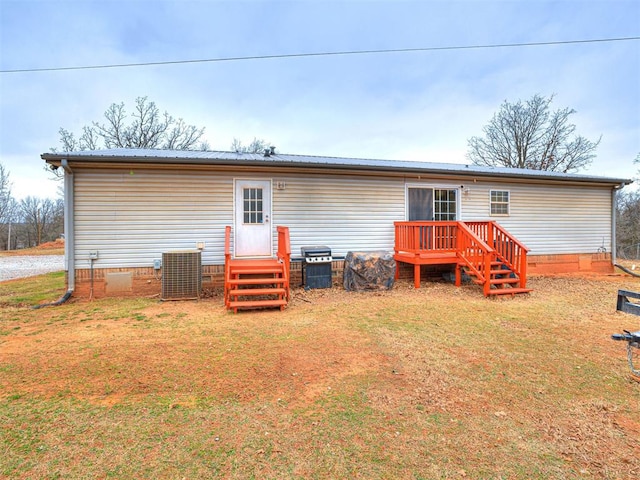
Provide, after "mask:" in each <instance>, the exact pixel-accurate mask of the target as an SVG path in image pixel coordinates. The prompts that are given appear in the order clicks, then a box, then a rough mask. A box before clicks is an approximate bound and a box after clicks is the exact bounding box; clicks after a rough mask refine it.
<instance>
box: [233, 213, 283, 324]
mask: <svg viewBox="0 0 640 480" xmlns="http://www.w3.org/2000/svg"><path fill="white" fill-rule="evenodd" d="M277 230H278V252H277V256H276V258H266V259H234V258H232V256H231V227H226V228H225V244H224V245H225V246H224V258H225V262H224V271H225V273H224V301H225V306H226V307H227V309H229V310H233V311H234V313H237V312H238V310H239V309H254V308H266V307H279V308H280V310H283V309H284V307H285V306H286V305H287V303H288V302H289V271H290V270H289V268H290V261H291V247H290V242H289V229H288V228H287V227H280V226H279V227H277Z"/></svg>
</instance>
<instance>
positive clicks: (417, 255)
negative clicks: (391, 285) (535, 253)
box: [394, 221, 528, 295]
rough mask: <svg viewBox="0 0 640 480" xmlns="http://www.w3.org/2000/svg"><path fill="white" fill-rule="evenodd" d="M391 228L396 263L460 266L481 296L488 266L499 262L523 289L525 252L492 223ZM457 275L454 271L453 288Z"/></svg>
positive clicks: (486, 285) (403, 224)
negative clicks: (398, 260)
mask: <svg viewBox="0 0 640 480" xmlns="http://www.w3.org/2000/svg"><path fill="white" fill-rule="evenodd" d="M394 226H395V253H396V257H397V258H398V259H400V261H407V262H408V263H413V264H414V265H419V264H426V263H456V264H458V265H459V264H460V263H462V264H464V265H465V266H466V267H467V268H468V269H469V270H470V272H471V273H472V274H473V275H474V276H475V277H476V279H477V280H478V283H481V284H482V285H483V289H484V293H485V295H487V293H488V291H489V289H490V287H491V285H490V283H489V281H488V279H490V278H491V268H492V262H494V261H500V262H502V263H504V264H505V265H507V266H508V267H509V268H510V269H511V270H512V271H513V272H514V273H515V274H516V275H517V276H518V279H519V286H520V287H521V288H525V287H526V274H527V251H528V250H527V248H526V247H525V246H524V245H523V244H522V243H521V242H520V241H518V240H517V239H516V238H515V237H513V236H512V235H510V234H509V233H508V232H507V231H506V230H505V229H504V228H502V227H501V226H500V225H498V224H497V223H496V222H455V221H440V222H436V221H431V222H425V221H416V222H395V223H394ZM452 254H455V257H454V256H453V255H452ZM416 275H417V274H416ZM459 275H460V272H459V268H456V284H459V282H460V278H459ZM416 282H417V283H419V279H416Z"/></svg>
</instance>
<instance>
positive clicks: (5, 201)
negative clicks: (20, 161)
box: [0, 163, 12, 223]
mask: <svg viewBox="0 0 640 480" xmlns="http://www.w3.org/2000/svg"><path fill="white" fill-rule="evenodd" d="M11 201H12V198H11V182H10V181H9V171H8V170H7V169H6V168H5V166H4V165H3V164H1V163H0V222H2V223H4V222H5V221H6V218H5V217H6V215H7V213H8V211H9V206H10V205H11Z"/></svg>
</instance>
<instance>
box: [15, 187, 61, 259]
mask: <svg viewBox="0 0 640 480" xmlns="http://www.w3.org/2000/svg"><path fill="white" fill-rule="evenodd" d="M20 210H21V213H22V217H23V221H24V224H25V227H26V231H27V242H26V244H27V246H31V247H36V246H38V245H40V244H41V243H43V242H45V241H48V240H54V239H55V238H57V237H58V236H59V234H60V233H61V232H58V231H56V230H55V229H54V226H55V225H56V216H57V215H58V216H59V215H60V211H61V200H59V201H58V203H57V204H56V202H55V201H54V200H51V199H50V198H38V197H32V196H29V197H26V198H24V199H23V200H22V201H21V202H20ZM60 228H61V226H60Z"/></svg>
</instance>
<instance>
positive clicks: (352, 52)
mask: <svg viewBox="0 0 640 480" xmlns="http://www.w3.org/2000/svg"><path fill="white" fill-rule="evenodd" d="M631 40H640V37H619V38H596V39H589V40H562V41H557V42H530V43H498V44H489V45H457V46H456V45H453V46H444V47H423V48H391V49H381V50H345V51H337V52H315V53H314V52H310V53H288V54H286V53H285V54H279V55H250V56H245V57H220V58H205V59H196V60H169V61H164V62H140V63H114V64H106V65H81V66H73V67H46V68H21V69H13V70H0V73H33V72H61V71H67V70H98V69H105V68H131V67H150V66H158V65H184V64H189V63H214V62H238V61H246V60H271V59H275V58H303V57H331V56H344V55H370V54H382V53H411V52H437V51H446V50H477V49H488V48H518V47H541V46H548V45H575V44H582V43H605V42H626V41H631Z"/></svg>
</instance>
